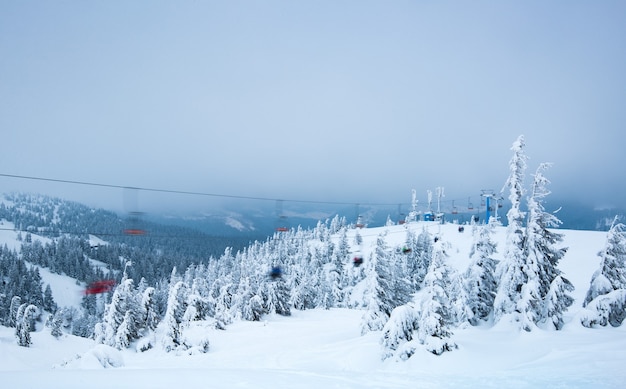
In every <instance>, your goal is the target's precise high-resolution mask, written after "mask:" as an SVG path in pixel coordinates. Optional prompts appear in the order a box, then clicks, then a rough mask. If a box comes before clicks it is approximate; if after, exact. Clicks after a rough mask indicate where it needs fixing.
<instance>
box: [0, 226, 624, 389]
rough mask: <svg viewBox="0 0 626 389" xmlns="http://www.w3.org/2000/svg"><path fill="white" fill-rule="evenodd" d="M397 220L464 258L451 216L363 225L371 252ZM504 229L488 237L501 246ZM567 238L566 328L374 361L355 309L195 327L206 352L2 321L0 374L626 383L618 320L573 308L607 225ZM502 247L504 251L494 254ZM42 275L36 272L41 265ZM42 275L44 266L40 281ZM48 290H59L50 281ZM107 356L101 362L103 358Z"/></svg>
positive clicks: (134, 382)
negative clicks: (600, 324) (590, 319)
mask: <svg viewBox="0 0 626 389" xmlns="http://www.w3.org/2000/svg"><path fill="white" fill-rule="evenodd" d="M405 228H411V229H415V230H416V231H419V230H420V229H421V228H428V229H429V231H430V232H431V233H436V234H440V235H441V237H442V239H444V240H445V241H448V242H450V245H451V246H450V249H449V254H450V259H449V260H450V261H451V263H452V264H453V265H454V267H456V268H457V269H463V268H464V267H465V266H466V265H467V264H469V259H468V252H469V248H470V244H471V230H470V228H469V227H468V228H466V229H465V232H463V233H459V232H458V231H457V226H455V225H453V224H448V225H437V224H434V223H420V224H415V225H410V226H408V227H406V226H392V227H381V228H370V229H363V230H359V233H360V234H361V236H362V237H363V244H362V247H361V250H362V251H363V254H364V255H365V257H366V258H367V255H368V253H369V251H370V250H371V249H372V248H373V243H374V242H375V239H376V237H377V236H378V235H379V234H380V233H381V232H383V231H385V230H387V231H388V233H387V239H388V242H389V244H390V245H391V246H394V245H401V244H402V242H403V241H404V239H405V232H404V229H405ZM504 232H505V230H504V228H499V229H498V230H497V233H496V236H495V237H494V238H495V240H496V241H497V242H498V249H499V251H500V253H501V252H502V251H503V249H504V238H505V236H504V235H505V234H504ZM562 232H563V233H565V235H566V236H565V242H564V246H569V247H570V249H569V251H568V253H567V254H566V256H565V258H564V259H563V260H562V261H561V264H560V266H559V267H560V269H561V270H562V271H563V272H564V275H565V276H566V277H567V278H569V279H570V280H571V281H572V283H573V284H574V285H575V287H576V290H575V291H574V293H573V297H575V299H576V301H575V303H574V306H572V307H571V308H570V310H569V312H568V313H567V315H566V317H565V320H566V324H565V326H564V328H563V330H562V331H545V330H539V329H538V330H535V331H532V332H529V333H527V332H523V331H522V332H520V331H519V330H518V329H517V327H515V326H513V325H511V324H509V323H506V322H500V323H498V324H497V325H496V326H495V327H488V326H483V327H468V328H463V329H455V330H454V337H453V339H454V341H455V342H456V343H457V344H458V345H459V349H457V350H454V351H452V352H446V353H444V354H443V355H441V356H435V355H433V354H430V353H428V352H427V351H425V350H421V351H419V352H417V353H416V354H415V355H414V356H413V357H411V359H409V360H408V361H404V362H399V361H394V360H386V361H382V360H381V351H382V350H381V346H380V336H381V334H380V332H373V333H368V334H366V335H365V336H361V334H360V320H361V315H362V314H363V312H362V311H357V310H346V309H332V310H310V311H292V316H291V317H281V316H269V317H266V318H265V319H264V320H263V321H261V322H236V323H234V324H232V325H229V326H228V327H227V329H226V330H224V331H220V330H215V329H212V328H210V326H209V325H208V324H206V327H202V325H203V324H199V327H197V328H195V329H194V331H195V332H196V333H202V336H206V337H207V338H208V339H209V341H210V349H209V351H208V352H207V353H205V354H202V353H197V354H194V355H188V354H178V355H177V354H176V353H166V352H164V351H162V350H161V349H160V348H159V347H158V346H157V347H155V348H154V349H151V350H149V351H147V352H143V353H141V352H136V351H134V349H130V350H123V351H118V350H115V349H111V348H108V347H105V346H102V345H98V346H96V345H95V344H94V343H93V341H91V340H87V339H82V338H76V337H73V336H65V337H64V338H63V339H60V340H57V339H55V338H53V337H52V336H51V335H50V334H49V329H45V328H39V329H38V331H37V332H35V333H33V334H32V338H33V344H32V346H31V347H30V348H24V347H19V346H18V345H17V343H16V338H15V336H14V334H13V329H10V328H5V327H0V382H1V383H2V387H16V388H42V387H45V388H81V389H82V388H85V387H88V388H105V387H106V388H112V387H115V388H124V387H146V388H176V387H187V386H192V385H195V386H201V387H210V388H320V387H325V388H442V387H443V388H466V387H472V388H544V387H550V388H624V387H626V370H625V369H624V366H626V327H624V326H622V327H618V328H612V327H607V328H597V329H589V328H585V327H583V326H582V325H581V324H580V321H579V319H578V317H579V314H580V311H581V309H582V307H581V303H582V298H583V297H584V295H585V293H586V290H587V288H588V286H589V281H590V279H591V275H592V273H593V271H595V269H596V268H597V267H598V264H599V259H598V257H597V255H596V254H597V252H598V251H599V250H601V249H602V247H603V245H604V241H605V238H606V233H602V232H588V231H562ZM500 255H501V254H500ZM42 276H44V274H42ZM47 279H49V278H48V275H47V274H46V275H45V276H44V282H49V281H47ZM51 285H52V289H53V293H54V294H55V298H58V297H57V296H58V291H57V290H55V285H54V284H52V283H51ZM105 366H106V367H105Z"/></svg>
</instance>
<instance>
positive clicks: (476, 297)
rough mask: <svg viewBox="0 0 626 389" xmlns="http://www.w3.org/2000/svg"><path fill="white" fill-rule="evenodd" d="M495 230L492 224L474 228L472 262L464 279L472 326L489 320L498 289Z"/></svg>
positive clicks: (471, 251)
mask: <svg viewBox="0 0 626 389" xmlns="http://www.w3.org/2000/svg"><path fill="white" fill-rule="evenodd" d="M493 228H494V225H493V223H491V222H490V223H489V224H485V225H482V226H476V227H475V228H473V231H474V242H473V244H472V247H471V249H470V259H471V261H472V262H471V263H470V265H469V267H468V269H467V271H466V272H465V277H464V281H465V282H464V283H465V290H466V293H467V303H468V308H469V309H470V310H471V311H472V313H473V316H472V318H471V319H470V320H469V322H470V323H471V324H472V325H477V324H478V323H479V322H480V321H481V320H487V319H488V318H489V315H490V314H491V312H492V311H493V301H494V298H495V296H496V291H497V289H498V283H497V281H496V278H495V271H496V265H497V263H498V261H497V260H495V259H493V254H494V253H495V252H496V244H495V243H494V242H493V240H492V239H491V236H492V234H493Z"/></svg>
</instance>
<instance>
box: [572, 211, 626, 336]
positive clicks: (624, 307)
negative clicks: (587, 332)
mask: <svg viewBox="0 0 626 389" xmlns="http://www.w3.org/2000/svg"><path fill="white" fill-rule="evenodd" d="M617 220H618V219H617V217H616V218H615V219H614V221H613V224H612V226H611V228H610V229H609V231H608V233H607V240H606V244H605V246H604V249H603V250H602V251H601V252H600V253H599V254H598V255H599V256H600V267H599V268H598V270H596V271H595V272H594V273H593V276H592V278H591V283H590V286H589V290H588V291H587V296H586V298H585V302H584V304H583V305H584V306H585V307H586V308H587V309H586V310H585V311H584V312H583V314H582V315H581V323H582V324H583V325H584V326H586V327H593V326H595V325H601V326H606V325H607V324H611V325H612V326H614V327H617V326H620V325H621V324H622V322H623V321H624V318H626V226H625V225H624V224H622V223H618V222H617Z"/></svg>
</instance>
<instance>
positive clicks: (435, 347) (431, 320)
mask: <svg viewBox="0 0 626 389" xmlns="http://www.w3.org/2000/svg"><path fill="white" fill-rule="evenodd" d="M446 258H447V254H446V252H445V247H444V246H443V242H441V240H440V241H439V242H437V243H436V244H435V247H434V251H433V258H432V261H431V263H430V266H429V267H428V273H427V274H426V278H425V279H424V289H423V293H424V296H423V301H422V309H421V315H420V317H419V320H418V324H417V326H418V328H417V333H418V338H419V341H420V342H421V343H422V344H423V345H424V346H425V348H426V350H428V351H430V352H431V353H433V354H435V355H440V354H442V353H444V352H445V351H452V350H453V349H455V348H457V346H456V343H454V341H452V339H451V338H452V335H453V333H452V326H453V325H454V324H455V323H454V312H453V309H452V306H451V303H452V301H453V300H454V299H455V296H451V295H450V292H449V291H450V290H451V289H452V288H451V286H452V277H451V273H452V270H451V269H450V268H449V266H448V264H447V263H446Z"/></svg>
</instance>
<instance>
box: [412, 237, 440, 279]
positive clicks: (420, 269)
mask: <svg viewBox="0 0 626 389" xmlns="http://www.w3.org/2000/svg"><path fill="white" fill-rule="evenodd" d="M434 241H435V239H434V237H433V235H432V234H431V233H430V232H428V230H427V229H426V228H424V229H423V230H422V232H420V234H419V235H418V236H417V242H416V243H415V245H416V246H415V249H414V250H413V252H414V253H415V254H414V255H415V256H414V257H413V258H414V259H415V263H414V265H413V269H414V271H415V274H414V275H413V285H414V288H416V289H419V288H421V285H422V283H423V282H424V277H426V273H427V272H428V267H429V266H430V262H431V260H432V257H433V250H434V246H433V245H434V243H433V242H434Z"/></svg>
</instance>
